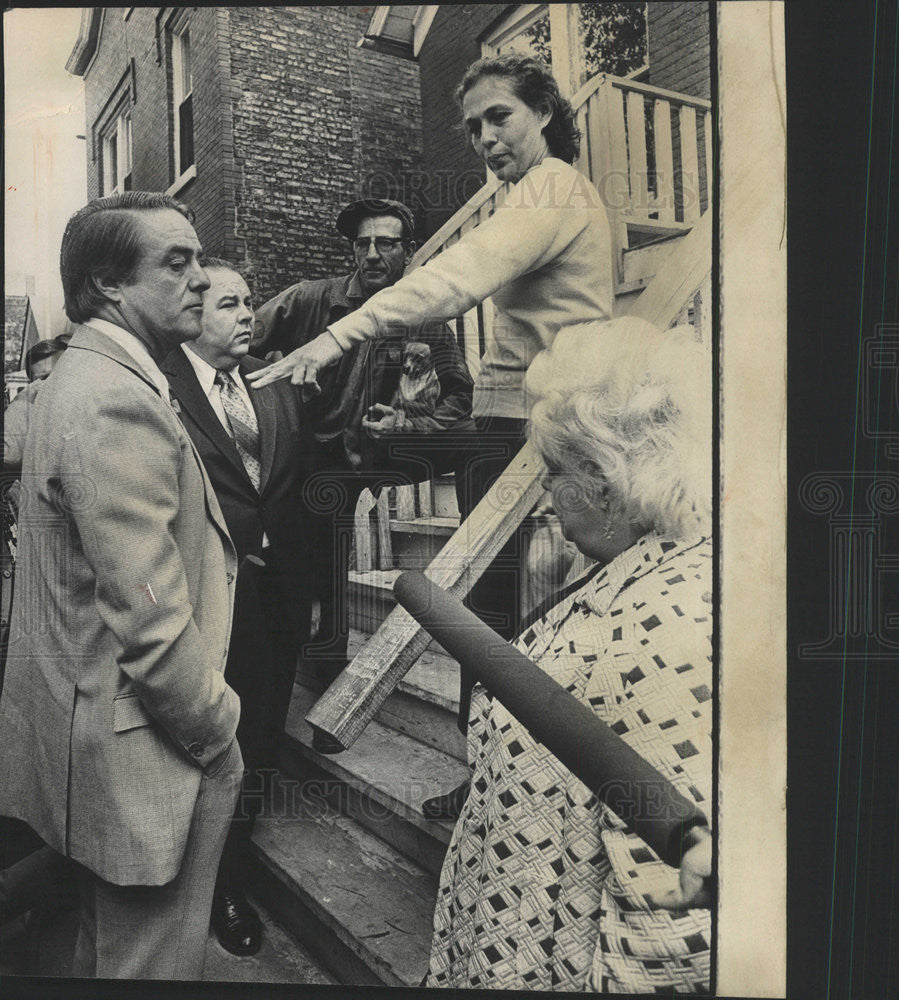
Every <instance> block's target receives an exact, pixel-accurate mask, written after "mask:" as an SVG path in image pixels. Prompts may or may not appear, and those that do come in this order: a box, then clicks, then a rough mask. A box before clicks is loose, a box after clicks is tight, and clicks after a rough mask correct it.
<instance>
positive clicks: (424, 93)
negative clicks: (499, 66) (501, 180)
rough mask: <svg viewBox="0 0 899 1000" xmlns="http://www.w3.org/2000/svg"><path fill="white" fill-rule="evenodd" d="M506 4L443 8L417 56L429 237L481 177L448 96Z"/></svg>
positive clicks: (482, 173) (479, 164) (481, 168)
mask: <svg viewBox="0 0 899 1000" xmlns="http://www.w3.org/2000/svg"><path fill="white" fill-rule="evenodd" d="M509 7H510V4H443V5H441V7H440V10H439V11H438V12H437V16H436V17H435V18H434V22H433V24H432V25H431V29H430V31H429V32H428V34H427V37H426V38H425V41H424V44H423V45H422V48H421V52H420V53H419V57H418V61H419V64H420V66H421V118H422V164H423V167H424V174H425V177H426V179H427V186H426V187H425V188H424V189H423V192H422V193H423V195H424V196H425V197H426V212H425V219H426V223H425V224H426V226H427V232H428V235H431V234H432V233H434V232H435V231H436V230H437V229H439V228H440V226H441V225H442V224H443V223H444V222H445V221H446V220H447V219H448V218H449V217H450V216H451V215H452V214H453V212H455V211H456V209H457V208H459V206H460V205H462V204H464V203H465V201H467V200H468V198H470V197H471V196H472V195H473V194H474V193H475V192H476V191H477V190H478V188H479V187H481V185H482V184H483V183H484V179H485V177H486V170H485V167H484V165H483V163H482V162H481V161H480V160H479V159H478V157H477V156H475V153H474V150H473V149H472V148H471V144H470V143H469V141H468V138H467V136H466V134H465V132H464V130H463V129H462V118H461V115H460V113H459V107H458V105H457V104H456V100H455V98H454V97H453V93H454V91H455V89H456V86H457V85H458V83H459V81H460V80H461V79H462V76H463V74H464V73H465V70H466V69H467V68H468V67H469V66H470V65H471V63H473V62H474V61H475V60H476V59H479V58H480V57H481V45H480V42H479V41H478V36H480V35H481V34H482V33H483V32H484V31H486V30H487V29H488V28H489V27H490V25H491V24H492V23H493V22H494V21H496V20H498V19H499V18H501V17H502V16H503V13H504V12H505V11H506V10H507V9H508V8H509Z"/></svg>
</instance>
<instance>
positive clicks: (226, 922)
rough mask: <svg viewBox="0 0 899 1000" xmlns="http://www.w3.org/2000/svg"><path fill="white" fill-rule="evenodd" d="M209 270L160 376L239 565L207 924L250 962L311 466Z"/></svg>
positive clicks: (213, 266) (218, 273)
mask: <svg viewBox="0 0 899 1000" xmlns="http://www.w3.org/2000/svg"><path fill="white" fill-rule="evenodd" d="M205 267H206V272H207V275H208V276H209V281H210V286H209V288H208V289H207V290H206V293H205V294H204V296H203V332H202V334H201V336H200V337H199V338H198V339H197V340H195V341H191V343H190V345H189V346H188V345H186V344H184V345H181V346H180V347H178V348H176V349H175V350H174V351H172V352H171V353H170V354H169V356H168V357H167V358H166V359H165V361H164V362H163V365H162V369H163V371H164V372H165V374H166V377H167V378H168V380H169V385H170V386H171V391H172V395H173V397H174V398H175V399H176V400H177V403H178V406H179V409H180V414H181V419H182V421H183V422H184V426H185V428H186V429H187V432H188V433H189V434H190V436H191V438H192V439H193V441H194V444H195V445H196V447H197V450H198V451H199V453H200V454H201V455H202V457H203V462H204V464H205V466H206V470H207V472H208V473H209V477H210V479H211V480H212V484H213V487H214V488H215V491H216V495H217V496H218V500H219V503H220V504H221V507H222V512H223V513H224V515H225V520H226V521H227V524H228V530H229V531H230V533H231V538H232V539H233V541H234V545H235V548H236V549H237V556H238V560H239V561H240V562H241V571H240V574H239V577H238V581H237V596H236V601H235V608H234V625H233V628H232V632H231V647H230V651H229V654H228V663H227V667H226V669H225V677H226V679H227V681H228V683H229V684H230V685H231V686H232V687H233V688H234V690H235V691H237V693H238V694H239V695H240V700H241V717H240V723H239V725H238V728H237V736H238V741H239V743H240V747H241V750H242V752H243V757H244V762H245V765H246V767H247V774H246V776H245V778H244V784H243V790H242V794H241V797H240V800H239V802H238V806H237V810H236V812H235V816H234V820H233V822H232V824H231V830H230V832H229V834H228V840H227V842H226V845H225V850H224V853H223V855H222V863H221V866H220V868H219V878H218V883H217V886H216V893H215V896H214V898H213V905H212V927H213V930H214V931H215V933H216V936H217V937H218V939H219V942H220V943H221V945H222V946H223V947H224V948H226V949H227V950H228V951H230V952H231V953H232V954H236V955H251V954H253V953H254V952H256V951H258V950H259V947H260V944H261V940H262V927H261V923H260V920H259V917H258V914H257V913H256V911H255V910H254V909H253V908H252V906H251V905H250V904H249V902H248V901H247V899H246V896H245V894H244V891H243V872H244V871H245V870H246V852H247V850H248V847H249V841H250V835H251V833H252V829H253V823H254V821H255V818H256V815H257V814H258V812H259V809H260V807H261V800H262V798H263V790H264V784H265V777H266V775H265V773H264V772H265V771H268V773H271V769H273V768H274V767H276V765H277V741H278V737H279V735H280V733H281V732H282V730H283V729H284V723H285V720H286V717H287V709H288V706H289V704H290V695H291V691H292V689H293V680H294V675H295V672H296V663H297V654H298V652H299V648H300V645H301V643H302V642H304V641H305V640H306V639H307V638H308V636H309V618H310V605H311V601H310V597H309V594H310V592H311V587H312V585H313V583H314V578H315V566H314V564H313V557H314V552H313V549H314V546H313V544H312V530H313V529H312V524H311V517H310V515H309V513H308V512H307V511H306V509H305V506H304V502H303V486H304V483H305V480H306V477H307V476H308V475H309V473H310V472H311V470H312V469H313V468H314V441H313V438H312V432H311V430H310V428H309V425H308V423H307V421H306V419H305V416H304V414H303V411H302V408H301V406H300V398H299V395H298V390H296V389H295V388H294V387H293V386H291V385H290V384H289V383H287V382H281V383H279V384H278V385H273V386H271V387H270V388H268V389H263V390H260V391H259V392H255V391H254V392H252V393H250V392H248V391H247V388H246V385H245V384H244V380H243V379H244V375H245V374H246V373H247V372H250V371H255V370H256V369H258V368H262V367H264V362H261V361H257V360H256V359H255V358H251V357H248V356H247V351H248V350H249V345H250V337H251V334H252V332H253V324H254V315H253V309H252V305H251V301H250V291H249V289H248V288H247V284H246V282H245V281H244V279H243V278H242V277H241V276H240V274H238V273H237V271H235V270H234V269H233V267H232V266H231V265H230V264H228V263H227V262H226V261H223V260H216V259H214V258H210V259H207V261H206V263H205ZM247 556H250V557H253V558H251V559H250V560H247V561H244V560H245V557H247ZM254 560H255V561H254ZM259 560H261V562H262V563H264V566H263V565H260V563H259Z"/></svg>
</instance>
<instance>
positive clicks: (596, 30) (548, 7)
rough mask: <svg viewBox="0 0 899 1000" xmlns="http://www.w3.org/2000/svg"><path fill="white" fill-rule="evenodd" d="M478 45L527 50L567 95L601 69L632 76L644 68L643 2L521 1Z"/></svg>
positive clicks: (487, 50)
mask: <svg viewBox="0 0 899 1000" xmlns="http://www.w3.org/2000/svg"><path fill="white" fill-rule="evenodd" d="M481 48H482V52H483V54H484V55H505V54H506V53H507V52H525V53H528V54H529V55H533V56H535V57H536V58H538V59H541V60H542V61H543V62H545V63H546V64H547V65H548V66H549V67H550V68H551V69H552V71H553V73H554V75H555V77H556V79H557V80H558V81H559V86H560V87H561V88H562V90H563V92H567V93H568V94H569V95H571V94H574V93H576V92H577V91H578V90H579V89H580V88H581V87H582V86H583V85H584V84H585V83H587V81H588V80H591V79H592V78H593V77H595V76H597V75H598V74H599V73H610V74H611V75H612V76H635V75H637V74H638V73H641V72H642V71H644V70H645V69H646V68H647V66H648V62H649V58H648V54H647V53H648V48H647V42H646V4H645V3H630V2H623V3H568V4H545V3H543V4H520V5H518V6H517V7H515V8H514V9H513V10H512V12H511V13H510V14H509V15H508V16H507V17H505V18H504V19H503V20H502V21H501V22H500V23H499V24H498V25H497V26H496V27H495V28H494V29H493V30H492V31H491V32H490V33H489V34H488V35H487V36H486V37H485V38H484V39H483V41H482V44H481Z"/></svg>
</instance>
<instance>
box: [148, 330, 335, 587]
mask: <svg viewBox="0 0 899 1000" xmlns="http://www.w3.org/2000/svg"><path fill="white" fill-rule="evenodd" d="M265 366H266V365H265V362H263V361H258V360H257V359H256V358H251V357H246V358H244V359H243V361H241V363H240V365H239V366H238V367H239V370H240V372H241V374H245V373H246V372H251V371H256V370H257V369H259V368H264V367H265ZM161 368H162V370H163V372H164V373H165V376H166V378H167V379H168V380H169V385H170V386H171V390H172V395H173V396H174V397H175V399H177V400H178V403H179V405H180V408H181V419H182V421H183V422H184V426H185V427H186V428H187V432H188V434H190V436H191V438H192V439H193V442H194V444H195V445H196V446H197V450H198V451H199V453H200V455H201V457H202V459H203V464H204V465H205V466H206V471H207V472H208V473H209V478H210V479H211V480H212V484H213V486H214V487H215V492H216V495H217V497H218V501H219V504H220V505H221V508H222V513H223V514H224V515H225V521H226V522H227V524H228V531H229V532H230V533H231V539H232V541H233V542H234V547H235V548H236V549H237V557H238V560H242V559H243V558H244V556H246V555H248V554H250V555H256V556H258V555H261V552H262V535H263V532H264V533H265V534H266V535H267V536H268V539H269V542H270V543H271V546H272V551H273V555H275V556H276V557H277V558H278V559H281V560H290V561H291V562H294V563H295V564H296V568H297V571H298V572H303V571H308V568H309V567H308V566H304V565H303V564H304V562H305V561H306V560H308V559H309V558H310V555H311V552H310V549H311V544H312V543H311V539H310V534H309V523H308V522H309V516H310V515H309V511H308V510H307V509H306V507H305V505H304V503H303V500H302V494H303V486H304V484H305V481H306V479H307V477H308V476H309V475H310V474H311V473H312V472H313V471H314V469H315V442H314V439H313V436H312V432H311V429H310V427H309V423H308V421H307V420H306V418H305V414H304V413H303V410H302V406H301V404H300V401H299V395H298V393H297V390H296V389H295V388H294V386H292V385H290V384H289V383H288V382H286V381H281V382H275V383H274V384H272V385H269V386H266V387H265V388H264V389H250V390H249V395H250V399H251V401H252V403H253V408H254V409H255V411H256V419H257V422H258V424H259V441H260V449H261V473H260V484H259V491H258V492H257V491H256V489H255V487H254V486H253V484H252V482H251V481H250V477H249V476H248V475H247V472H246V469H245V468H244V466H243V462H241V460H240V455H239V454H238V453H237V448H236V447H235V445H234V442H233V441H232V440H231V437H230V435H229V434H228V432H227V431H226V430H225V428H224V427H223V426H222V424H221V421H220V420H219V418H218V417H217V416H216V414H215V410H213V408H212V406H211V404H210V403H209V400H208V399H207V398H206V393H205V392H204V391H203V389H202V387H201V386H200V383H199V381H198V380H197V376H196V373H195V372H194V369H193V367H192V366H191V363H190V362H189V361H188V359H187V358H186V357H185V356H184V350H183V348H180V347H179V348H177V349H176V350H174V351H172V352H171V353H170V354H169V355H168V357H167V358H166V359H165V360H164V361H163V363H162V365H161Z"/></svg>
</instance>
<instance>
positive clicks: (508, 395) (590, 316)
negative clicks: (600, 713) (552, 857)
mask: <svg viewBox="0 0 899 1000" xmlns="http://www.w3.org/2000/svg"><path fill="white" fill-rule="evenodd" d="M456 97H457V99H458V101H459V103H460V105H461V110H462V118H463V121H464V124H465V128H466V130H467V131H468V134H469V136H470V139H471V144H472V147H473V148H474V150H475V152H476V153H477V154H478V156H480V157H481V159H483V160H484V162H485V164H486V165H487V167H488V168H489V169H490V170H491V171H492V172H493V174H495V175H496V176H497V177H499V178H500V179H501V180H503V181H508V182H510V183H511V184H512V185H513V187H512V189H511V190H510V191H509V193H508V195H507V196H506V199H505V202H504V203H503V204H502V205H501V206H500V207H499V208H498V209H497V210H496V211H495V212H494V214H493V215H492V216H491V217H490V218H488V219H486V220H484V221H483V222H481V223H480V224H479V225H478V226H476V227H475V228H474V229H472V230H471V231H470V232H468V233H465V234H464V235H463V236H461V237H460V238H459V240H458V242H456V243H455V244H454V245H453V246H451V247H449V248H448V249H446V250H444V251H442V252H441V253H440V254H439V255H438V256H437V257H436V258H434V259H433V260H431V261H429V262H428V263H427V264H426V265H425V266H424V267H421V268H419V269H418V270H417V271H415V272H413V273H412V274H409V275H407V276H406V277H405V278H403V279H402V280H401V281H398V282H397V283H396V284H395V285H393V286H392V287H391V288H387V289H385V290H383V291H381V292H379V293H378V294H377V295H374V296H372V297H371V298H370V299H369V300H368V301H367V302H366V303H365V304H364V305H363V306H362V307H360V308H359V309H357V310H355V311H354V312H353V313H351V314H350V315H348V316H345V317H343V318H342V319H335V320H333V321H331V322H330V323H329V324H328V325H327V329H326V330H325V332H324V333H322V334H321V335H320V336H318V337H316V338H315V339H314V340H312V341H311V342H310V343H308V344H306V345H305V346H303V347H301V348H299V349H297V350H295V351H293V352H292V353H291V354H289V355H287V357H285V358H283V359H282V360H280V361H278V362H276V363H275V364H273V365H272V366H271V367H269V368H268V369H266V370H265V371H261V372H259V373H257V374H256V375H254V376H253V377H252V378H251V381H252V382H253V383H254V384H255V385H265V384H267V383H268V382H271V381H273V380H275V379H278V378H290V379H291V380H292V381H293V382H294V383H295V384H298V385H303V386H306V387H307V388H308V389H310V390H312V391H314V390H315V389H316V388H318V387H319V379H320V378H321V379H322V380H323V381H322V384H325V381H324V380H326V379H327V378H328V375H327V370H328V368H329V367H330V366H331V365H334V364H340V365H343V364H345V363H346V357H347V352H349V351H351V350H355V349H358V346H359V345H361V344H366V343H368V342H370V341H377V339H378V338H382V337H385V336H387V335H388V333H389V331H390V330H391V329H392V328H393V327H394V326H395V325H396V324H398V323H406V324H412V323H419V322H424V321H432V322H434V321H437V322H439V321H443V320H446V319H449V318H451V317H454V316H461V315H464V314H465V313H466V312H468V311H469V310H470V309H472V308H473V307H474V306H476V305H477V304H478V303H479V302H482V301H483V300H484V299H485V298H487V297H488V296H492V299H493V304H494V306H495V309H496V313H495V318H494V323H493V329H492V335H491V337H490V338H489V339H488V342H487V344H486V348H485V352H484V356H483V359H482V361H481V368H480V371H479V372H478V375H477V377H476V379H475V388H474V402H473V413H474V418H475V422H476V424H477V430H478V439H479V440H478V441H477V442H476V443H474V444H473V445H472V446H471V447H470V449H469V452H468V455H467V467H466V468H465V470H464V472H463V476H462V479H463V482H462V484H461V490H462V494H463V496H462V498H461V503H460V508H461V510H462V514H463V516H467V515H468V514H469V513H470V511H471V510H472V509H473V508H474V506H475V505H476V504H477V502H478V501H479V500H480V499H481V498H482V497H483V496H484V494H485V493H486V492H487V490H488V489H489V487H490V486H491V485H492V484H493V482H494V481H495V480H496V478H497V477H498V476H499V475H500V474H501V473H502V472H503V471H504V470H505V468H506V466H507V465H508V464H509V462H510V460H511V459H512V458H513V457H514V456H515V454H516V453H517V452H518V450H519V449H520V448H521V446H522V445H523V444H524V440H525V428H526V421H527V414H528V409H529V407H528V399H527V393H526V390H525V375H526V373H527V370H528V367H529V366H530V363H531V361H532V360H533V359H534V357H535V356H536V355H537V354H538V352H539V351H540V350H542V349H543V348H545V347H549V346H550V345H551V344H552V342H553V340H554V338H555V336H556V333H557V332H558V331H559V329H561V328H562V327H564V326H570V325H572V324H575V323H580V322H586V321H591V320H604V319H609V318H610V317H611V316H612V309H613V300H614V294H613V286H612V245H611V234H610V230H609V223H608V218H607V215H606V210H605V207H604V205H603V203H602V201H601V199H600V197H599V194H598V192H597V190H596V188H595V187H594V186H593V185H592V184H591V183H590V181H589V179H588V178H587V177H585V176H584V175H583V174H581V173H580V172H579V171H578V170H577V169H575V167H574V166H573V163H574V161H575V159H576V157H577V155H578V151H579V148H580V132H579V131H578V128H577V124H576V121H575V116H574V112H573V111H572V108H571V104H570V102H569V101H567V100H566V99H565V98H563V97H562V95H561V93H560V91H559V86H558V84H557V82H556V80H555V79H554V78H553V76H552V74H551V73H550V71H549V70H548V69H547V68H546V66H544V65H543V64H542V63H541V62H539V61H537V60H535V59H533V58H531V57H529V56H525V55H521V54H518V53H512V54H509V55H505V56H499V57H488V58H484V59H480V60H478V61H477V62H476V63H474V64H472V65H471V66H469V68H468V70H467V71H466V73H465V75H464V76H463V78H462V81H461V83H460V84H459V87H458V89H457V91H456ZM522 546H523V541H522V536H521V533H520V532H519V533H516V534H515V535H513V537H512V538H511V539H510V541H509V542H508V543H507V545H506V546H505V547H504V549H503V550H502V551H501V552H500V554H499V556H498V557H497V559H496V561H495V562H494V563H493V565H492V566H491V568H490V569H488V571H487V572H486V573H485V574H484V575H483V577H482V578H481V580H480V581H479V582H478V583H477V584H476V585H475V587H474V588H473V590H472V593H471V595H470V599H469V604H470V607H471V609H472V610H473V611H474V612H475V613H476V614H478V615H480V616H481V617H482V619H483V620H484V621H485V622H486V623H487V624H488V625H491V626H492V627H493V628H495V629H496V630H497V631H498V632H499V633H500V634H501V635H502V636H503V637H504V638H511V636H512V635H514V633H515V631H516V629H517V625H518V620H519V617H520V608H519V594H520V574H519V563H520V558H521V555H520V553H521V551H522ZM470 691H471V678H470V677H468V676H467V674H464V673H463V676H462V681H461V690H460V698H459V701H460V709H459V726H460V728H461V729H462V730H463V731H464V727H465V724H466V720H467V718H468V699H469V695H470ZM466 792H467V786H466V785H463V786H460V787H459V788H456V789H454V790H453V791H452V792H450V793H448V794H446V795H440V796H436V797H435V798H433V799H432V800H429V801H428V802H426V803H425V805H424V810H425V814H426V815H427V816H428V817H429V818H433V819H449V818H454V817H456V816H458V814H459V809H460V808H461V804H462V802H463V801H464V797H465V794H466Z"/></svg>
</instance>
